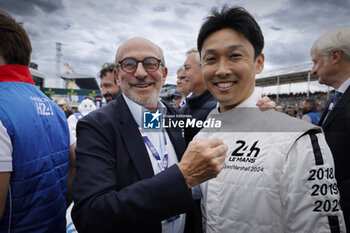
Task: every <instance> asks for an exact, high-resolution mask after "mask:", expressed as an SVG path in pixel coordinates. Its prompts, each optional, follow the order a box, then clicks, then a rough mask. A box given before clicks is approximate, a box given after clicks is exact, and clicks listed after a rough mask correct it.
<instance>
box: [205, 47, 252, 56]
mask: <svg viewBox="0 0 350 233" xmlns="http://www.w3.org/2000/svg"><path fill="white" fill-rule="evenodd" d="M237 49H240V50H244V51H247V49H246V48H245V47H244V46H243V45H230V46H228V47H227V50H230V51H233V50H237ZM216 53H217V52H216V50H215V49H206V50H204V53H203V54H204V55H205V54H216Z"/></svg>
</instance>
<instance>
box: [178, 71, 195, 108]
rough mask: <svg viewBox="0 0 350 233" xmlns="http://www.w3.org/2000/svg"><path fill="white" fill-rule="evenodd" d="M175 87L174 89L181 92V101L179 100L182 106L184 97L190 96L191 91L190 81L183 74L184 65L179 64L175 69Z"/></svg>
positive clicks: (184, 102)
mask: <svg viewBox="0 0 350 233" xmlns="http://www.w3.org/2000/svg"><path fill="white" fill-rule="evenodd" d="M176 74H177V81H176V84H177V89H176V91H177V92H178V93H181V94H182V98H181V102H180V106H179V107H180V108H179V109H181V108H182V106H184V105H185V104H186V98H187V97H190V96H191V94H192V93H191V91H190V83H189V80H188V78H187V77H186V76H185V75H184V66H183V65H181V66H180V67H179V68H178V69H177V72H176Z"/></svg>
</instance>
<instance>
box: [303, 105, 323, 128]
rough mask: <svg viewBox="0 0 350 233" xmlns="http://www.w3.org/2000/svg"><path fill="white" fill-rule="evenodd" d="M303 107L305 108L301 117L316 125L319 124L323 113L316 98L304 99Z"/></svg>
mask: <svg viewBox="0 0 350 233" xmlns="http://www.w3.org/2000/svg"><path fill="white" fill-rule="evenodd" d="M302 109H303V115H302V116H301V119H302V120H305V121H307V122H310V123H312V124H314V125H317V124H318V122H319V121H320V119H321V113H319V112H318V111H317V105H316V100H314V99H306V100H304V101H303V105H302Z"/></svg>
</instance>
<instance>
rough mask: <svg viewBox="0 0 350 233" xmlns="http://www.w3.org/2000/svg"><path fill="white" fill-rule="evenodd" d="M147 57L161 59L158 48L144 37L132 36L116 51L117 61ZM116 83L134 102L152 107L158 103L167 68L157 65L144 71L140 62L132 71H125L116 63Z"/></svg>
mask: <svg viewBox="0 0 350 233" xmlns="http://www.w3.org/2000/svg"><path fill="white" fill-rule="evenodd" d="M147 57H155V58H157V59H159V60H160V59H162V55H161V51H160V49H159V48H158V47H157V46H156V45H155V44H153V43H152V42H151V41H149V40H147V39H144V38H133V39H130V40H128V41H127V42H125V43H124V44H123V45H122V46H121V47H120V48H119V50H118V52H117V58H118V61H122V60H123V59H125V58H134V59H136V60H138V61H142V60H144V59H145V58H147ZM114 72H115V74H116V78H117V84H118V85H119V86H120V88H121V90H122V92H123V93H124V94H125V95H126V96H127V97H128V98H129V99H131V100H133V101H134V102H136V103H138V104H140V105H142V106H143V107H145V108H147V109H154V108H156V107H157V104H158V97H159V93H160V90H161V88H162V86H163V84H164V82H165V78H166V76H167V68H166V67H163V66H162V65H159V68H158V69H157V70H156V71H153V72H150V71H146V70H145V69H144V67H143V65H142V63H141V62H139V63H138V64H137V69H136V70H135V71H134V72H131V73H127V72H125V71H124V70H123V69H121V67H120V65H118V67H117V69H115V70H114Z"/></svg>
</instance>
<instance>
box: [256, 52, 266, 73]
mask: <svg viewBox="0 0 350 233" xmlns="http://www.w3.org/2000/svg"><path fill="white" fill-rule="evenodd" d="M264 62H265V56H264V54H263V53H260V54H259V55H258V56H257V57H256V58H255V66H256V67H255V73H256V74H260V73H261V72H262V71H263V69H264Z"/></svg>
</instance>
